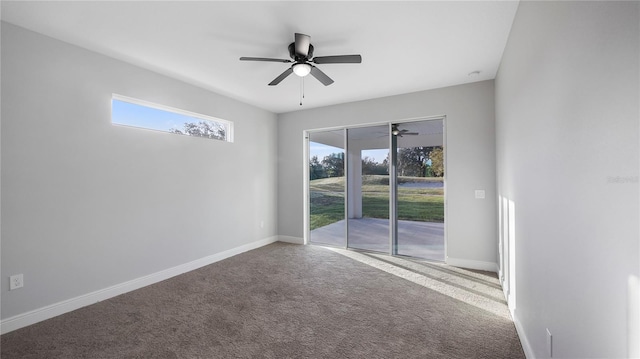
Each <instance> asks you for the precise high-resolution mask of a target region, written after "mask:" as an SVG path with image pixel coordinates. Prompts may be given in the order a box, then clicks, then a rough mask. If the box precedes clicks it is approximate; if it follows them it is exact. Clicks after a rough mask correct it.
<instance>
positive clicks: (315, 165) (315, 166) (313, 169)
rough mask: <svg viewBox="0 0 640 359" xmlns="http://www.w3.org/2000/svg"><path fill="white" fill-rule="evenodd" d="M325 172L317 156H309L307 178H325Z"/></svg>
mask: <svg viewBox="0 0 640 359" xmlns="http://www.w3.org/2000/svg"><path fill="white" fill-rule="evenodd" d="M326 177H327V174H326V173H325V171H324V167H322V164H320V161H319V160H318V156H313V157H311V160H309V179H312V180H314V179H318V178H326Z"/></svg>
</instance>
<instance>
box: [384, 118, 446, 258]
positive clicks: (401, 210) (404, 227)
mask: <svg viewBox="0 0 640 359" xmlns="http://www.w3.org/2000/svg"><path fill="white" fill-rule="evenodd" d="M396 127H397V129H398V131H399V132H398V135H396V139H397V141H396V142H397V146H396V148H395V151H396V157H397V160H396V174H397V176H396V184H397V201H396V203H397V216H396V224H397V225H396V228H397V230H396V232H397V237H396V238H397V241H396V244H397V246H396V253H395V254H400V255H406V256H412V257H419V258H425V259H432V260H438V261H444V123H443V120H431V121H417V122H405V123H402V124H398V125H397V126H396Z"/></svg>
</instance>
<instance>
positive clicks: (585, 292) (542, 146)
mask: <svg viewBox="0 0 640 359" xmlns="http://www.w3.org/2000/svg"><path fill="white" fill-rule="evenodd" d="M638 11H639V10H638V3H637V2H627V3H612V2H608V3H607V2H528V1H526V2H521V3H520V7H519V9H518V12H517V15H516V18H515V21H514V25H513V28H512V30H511V35H510V38H509V42H508V45H507V47H506V51H505V53H504V56H503V59H502V64H501V66H500V69H499V72H498V76H497V78H496V129H497V135H496V137H497V138H496V140H497V149H496V152H497V154H498V156H497V167H498V184H499V185H498V189H499V195H500V196H503V197H505V198H508V199H509V200H511V201H513V203H514V204H515V228H513V230H514V235H515V243H516V252H515V265H516V267H515V269H516V273H515V276H516V285H517V286H516V292H517V295H516V302H515V303H513V306H512V307H513V308H514V309H515V320H516V324H517V325H518V327H519V329H520V330H519V331H520V334H521V338H523V342H524V344H525V346H526V347H527V348H528V349H529V353H530V354H531V355H533V356H535V357H539V358H546V357H548V355H549V353H548V351H547V344H546V330H545V329H546V328H549V330H550V332H551V334H552V335H553V351H554V352H553V357H554V358H556V357H557V358H586V357H598V358H622V357H627V344H628V343H627V341H628V339H632V338H628V333H627V324H628V321H629V320H630V319H631V316H630V314H629V313H628V311H627V308H628V304H629V303H628V302H627V301H628V298H629V296H630V294H631V293H629V291H628V289H627V282H628V280H629V278H630V277H632V276H635V277H636V278H637V276H638V275H639V274H640V270H639V268H638V266H639V255H638V251H639V248H638V238H639V233H638V232H639V230H638V217H639V211H638V194H639V193H638V160H639V158H638V157H639V156H638V151H639V148H638V140H639V136H638V130H639V128H638V118H639V110H638V105H639V104H638V100H639V91H638V81H639V72H638V71H639V70H638V68H639V62H638V54H639V48H638V42H639V38H638V31H639V29H638V20H639V17H638ZM635 305H636V306H637V303H636V304H635ZM635 320H636V321H637V318H636V319H635ZM637 324H638V323H636V325H637ZM633 340H635V342H636V343H637V341H638V340H639V339H638V338H637V337H636V338H633ZM636 355H640V353H636Z"/></svg>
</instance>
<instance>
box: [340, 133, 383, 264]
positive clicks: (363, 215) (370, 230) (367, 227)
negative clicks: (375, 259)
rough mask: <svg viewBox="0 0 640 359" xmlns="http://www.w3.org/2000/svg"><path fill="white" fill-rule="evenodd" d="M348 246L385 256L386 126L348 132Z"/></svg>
mask: <svg viewBox="0 0 640 359" xmlns="http://www.w3.org/2000/svg"><path fill="white" fill-rule="evenodd" d="M347 154H348V157H347V158H348V166H347V183H348V188H347V195H348V201H347V218H348V226H347V229H348V230H347V243H348V246H349V247H350V248H356V249H365V250H370V251H376V252H385V253H388V252H389V250H390V243H391V242H390V241H389V233H390V232H389V231H390V228H391V224H390V222H389V125H381V126H372V127H360V128H353V129H347Z"/></svg>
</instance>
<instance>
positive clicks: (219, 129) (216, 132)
mask: <svg viewBox="0 0 640 359" xmlns="http://www.w3.org/2000/svg"><path fill="white" fill-rule="evenodd" d="M169 132H171V133H177V134H179V135H188V136H198V137H205V138H214V139H217V140H224V139H226V131H225V128H224V125H222V124H218V123H215V122H210V121H200V122H198V123H194V122H185V123H184V129H183V130H178V129H177V128H172V129H170V130H169Z"/></svg>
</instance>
